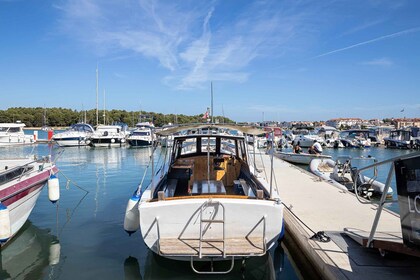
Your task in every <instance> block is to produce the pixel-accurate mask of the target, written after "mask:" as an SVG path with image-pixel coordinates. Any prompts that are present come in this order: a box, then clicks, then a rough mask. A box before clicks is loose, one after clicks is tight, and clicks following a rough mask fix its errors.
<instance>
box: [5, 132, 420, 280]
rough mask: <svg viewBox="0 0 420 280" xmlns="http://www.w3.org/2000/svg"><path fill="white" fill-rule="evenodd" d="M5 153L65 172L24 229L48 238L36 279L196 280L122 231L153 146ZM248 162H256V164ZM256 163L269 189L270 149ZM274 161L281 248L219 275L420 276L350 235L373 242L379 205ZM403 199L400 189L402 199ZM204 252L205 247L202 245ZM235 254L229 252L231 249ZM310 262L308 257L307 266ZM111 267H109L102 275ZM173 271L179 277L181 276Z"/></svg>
mask: <svg viewBox="0 0 420 280" xmlns="http://www.w3.org/2000/svg"><path fill="white" fill-rule="evenodd" d="M39 135H40V136H41V138H44V137H45V138H47V137H48V136H47V132H41V131H39ZM1 149H2V150H3V152H7V154H9V156H17V157H19V156H23V155H26V154H28V153H31V152H33V153H35V154H46V153H51V152H52V151H56V150H57V149H58V150H61V151H62V155H61V156H60V158H59V159H58V163H57V166H58V167H59V169H60V172H58V174H57V175H58V178H59V179H60V185H61V199H60V201H59V202H57V203H56V204H51V202H49V200H48V198H47V197H48V195H47V194H46V193H45V192H46V190H43V191H42V193H41V195H40V198H39V200H38V203H37V206H36V207H35V208H34V210H33V212H32V214H31V216H30V218H29V221H28V222H27V224H28V225H27V224H25V226H24V227H23V231H25V230H29V231H31V230H34V231H36V232H38V234H37V236H38V235H40V234H41V233H42V234H41V236H40V238H41V240H44V243H43V246H42V248H43V249H41V250H43V252H42V253H39V254H37V256H38V257H37V259H34V260H33V261H34V262H36V263H39V264H40V265H39V266H37V267H36V268H35V267H34V268H33V269H36V271H37V272H35V271H33V270H32V268H29V269H27V273H28V275H39V279H47V278H48V279H51V277H52V279H70V278H72V277H74V276H75V274H74V272H75V271H76V270H77V269H84V270H86V271H87V273H86V275H83V276H82V277H81V276H80V274H76V275H77V277H78V278H80V279H89V278H91V277H102V278H103V279H116V278H130V277H134V279H156V278H165V277H169V276H171V277H174V278H183V279H189V278H195V277H197V274H196V273H195V272H193V271H192V270H191V267H190V263H189V262H188V261H187V262H185V261H177V260H170V259H166V258H163V257H161V256H158V255H157V254H155V253H153V252H151V251H149V250H148V249H147V247H146V245H145V244H144V242H143V241H142V237H141V235H140V234H138V233H134V234H133V235H132V236H128V235H127V234H126V233H125V232H124V230H123V222H122V220H123V217H124V213H125V210H126V209H125V206H126V205H125V203H126V196H127V193H131V192H132V188H133V187H135V186H136V185H137V184H139V183H140V182H139V180H140V179H141V178H140V177H141V174H143V172H145V170H146V167H147V166H148V165H149V164H150V162H149V161H150V155H151V152H152V147H148V148H141V149H138V148H137V149H136V148H130V147H129V146H125V147H114V148H103V147H99V148H98V147H96V148H94V147H89V146H80V147H66V148H59V147H58V146H57V145H52V144H39V145H26V146H14V147H6V148H1ZM159 149H163V148H159ZM410 153H411V152H410V150H395V149H385V148H383V147H371V148H369V149H324V154H329V155H331V156H332V157H333V158H336V157H337V156H343V155H344V154H347V155H349V156H353V157H367V156H368V155H373V156H375V157H376V158H377V159H378V160H384V159H387V158H391V157H395V156H398V155H407V154H410ZM160 157H161V156H159V153H156V154H155V156H154V158H155V160H156V162H159V160H160ZM250 160H253V157H252V156H251V158H250ZM255 162H256V168H257V170H259V174H260V175H259V176H262V177H263V178H265V180H268V181H269V180H270V171H269V169H267V168H269V166H270V164H271V157H270V156H269V155H267V154H266V153H265V150H258V149H257V150H256V156H255ZM273 163H274V169H273V170H274V178H275V179H274V180H275V182H276V184H277V188H278V189H279V193H280V195H281V201H282V203H283V204H284V206H285V210H284V219H285V229H286V233H285V238H284V239H283V241H282V242H279V243H276V244H275V245H274V246H273V247H272V248H271V249H270V250H269V251H268V254H264V255H263V256H260V257H250V258H247V260H246V262H245V263H246V266H245V269H243V264H242V263H241V260H240V259H238V260H237V261H235V262H234V266H233V269H232V271H231V272H230V273H228V274H225V275H223V276H221V277H222V279H236V278H238V277H245V278H255V279H280V278H283V277H284V278H286V279H298V278H303V279H310V278H318V277H322V278H326V279H359V278H360V277H361V276H363V277H364V276H365V275H372V277H371V278H372V279H375V277H374V276H375V273H378V272H379V271H380V272H382V273H384V275H385V276H386V277H385V276H383V277H384V278H385V279H399V277H402V275H404V277H406V278H404V279H416V277H418V275H419V271H418V268H417V266H418V265H419V259H418V258H415V257H409V256H407V255H404V254H403V255H401V254H397V255H396V256H392V255H391V258H388V259H387V258H383V257H381V256H380V253H379V252H378V250H377V249H369V248H363V247H362V246H361V245H360V244H358V243H357V242H356V241H354V240H353V239H351V238H349V237H348V235H345V234H344V233H345V229H347V230H352V232H353V233H355V234H358V235H359V236H365V237H364V238H366V235H368V234H367V233H368V232H369V231H370V228H371V226H372V223H373V220H374V216H375V213H376V212H375V209H376V208H377V207H372V205H370V204H369V205H364V204H360V203H359V202H358V201H357V199H356V197H355V194H353V193H350V192H347V191H343V190H339V189H337V188H335V187H334V186H332V185H330V184H329V183H327V182H322V181H320V180H319V179H317V178H316V176H315V175H314V174H311V173H310V172H309V170H308V166H305V165H293V164H291V163H287V162H285V161H282V160H280V159H277V158H276V157H274V161H273ZM384 170H386V168H385V169H384V168H383V167H380V168H379V173H380V174H382V177H380V179H379V180H381V181H385V180H386V178H384V177H383V176H384V175H383V171H384ZM145 174H146V178H145V181H149V182H150V180H151V173H150V172H146V173H145ZM203 187H205V186H201V187H199V186H198V185H196V184H194V185H193V186H192V193H193V195H194V193H198V192H199V191H198V189H199V188H203ZM205 188H206V187H205ZM201 192H202V191H200V193H201ZM217 192H218V191H217ZM395 193H396V192H395V191H394V196H395ZM385 207H386V210H384V212H383V214H382V217H381V221H382V219H383V221H384V223H382V222H381V223H380V224H379V227H378V232H379V235H380V234H384V233H385V234H389V233H391V234H392V238H397V239H398V240H401V229H400V227H401V226H400V223H399V216H398V215H397V214H395V212H397V211H398V205H396V204H395V203H393V204H389V205H386V206H385ZM358 211H360V212H358ZM54 212H56V213H55V214H54ZM26 228H28V229H26ZM81 229H82V231H83V233H84V234H83V236H84V238H83V240H80V239H79V238H78V237H77V236H79V233H80V230H81ZM355 229H357V230H355ZM319 231H323V232H325V233H326V234H327V236H328V237H329V238H330V239H331V241H330V242H326V243H324V242H320V241H316V240H311V239H310V237H312V236H313V235H314V233H316V232H319ZM20 235H23V232H22V233H20V234H17V236H16V237H15V238H14V240H13V241H12V242H11V244H7V245H6V246H5V248H3V249H2V250H4V251H5V252H10V251H13V249H9V248H14V247H16V246H25V243H26V242H27V241H26V239H25V238H19V236H20ZM395 236H396V237H395ZM116 239H118V245H112V244H113V243H114V242H113V240H116ZM20 240H21V241H20ZM45 240H47V241H45ZM167 241H168V242H169V241H170V240H167ZM37 242H38V241H37ZM165 242H166V241H165ZM165 242H162V247H161V250H162V251H163V252H166V253H167V254H173V253H176V254H179V253H180V252H181V251H182V250H181V248H178V247H177V246H178V245H176V244H175V243H174V244H172V243H170V242H169V243H168V242H166V243H165ZM105 244H106V245H105ZM232 244H233V243H232ZM198 245H199V244H198V243H197V244H196V245H194V246H198ZM230 246H232V245H230ZM235 247H236V246H234V247H229V248H235ZM36 248H39V247H36ZM177 248H178V249H177ZM229 248H227V249H226V250H227V251H226V252H229V250H231V249H229ZM174 250H175V251H174ZM219 250H220V249H219ZM203 252H204V251H203ZM250 252H251V251H250ZM255 253H258V252H255ZM302 253H303V254H302ZM5 254H6V253H5ZM30 255H31V254H28V256H30ZM7 256H10V253H7ZM39 256H41V257H40V258H41V259H39ZM302 256H305V257H304V258H303V259H302ZM8 258H9V257H8ZM90 260H96V261H94V262H92V261H90ZM98 260H100V262H98ZM104 264H107V265H105V267H104ZM8 266H10V262H9V261H7V262H6V261H4V262H3V266H2V269H3V270H2V273H3V274H0V275H7V273H11V272H9V271H11V270H10V268H8ZM174 266H175V267H176V269H174V268H173V267H174ZM215 267H216V268H217V269H222V270H223V269H226V270H227V269H229V267H230V262H229V261H228V262H222V263H221V264H217V265H215ZM200 268H204V269H210V268H209V267H206V266H204V267H203V266H200ZM5 273H6V274H5ZM34 273H37V274H34ZM256 275H258V276H256ZM219 276H220V275H219ZM387 277H388V278H387Z"/></svg>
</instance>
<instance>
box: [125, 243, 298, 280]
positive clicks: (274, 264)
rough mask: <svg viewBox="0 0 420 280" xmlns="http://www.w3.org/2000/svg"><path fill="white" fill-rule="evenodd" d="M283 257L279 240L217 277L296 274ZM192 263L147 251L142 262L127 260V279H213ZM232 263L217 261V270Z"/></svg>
mask: <svg viewBox="0 0 420 280" xmlns="http://www.w3.org/2000/svg"><path fill="white" fill-rule="evenodd" d="M284 260H285V253H284V249H283V247H282V245H281V244H278V245H277V246H275V248H272V250H270V251H269V253H268V254H266V255H264V256H261V257H250V258H246V259H245V262H243V261H242V260H241V259H238V260H235V266H234V269H233V270H232V272H230V273H228V274H219V275H217V276H216V277H217V279H218V280H221V279H280V278H282V277H283V278H286V279H293V278H296V277H295V274H294V272H293V271H288V272H287V271H285V270H284ZM190 265H191V264H190V262H188V261H175V260H170V259H167V258H164V257H161V256H158V255H156V254H154V253H153V252H151V251H148V253H147V256H146V258H145V260H144V263H142V265H140V263H139V261H138V259H137V258H136V257H133V256H129V257H127V258H126V259H125V260H124V279H130V280H131V279H168V278H170V279H197V278H199V279H214V277H215V276H214V275H204V274H202V275H198V274H196V273H194V272H193V271H192V269H191V266H190ZM194 265H195V266H196V267H199V269H200V270H209V269H210V263H209V262H203V263H200V262H196V263H195V264H194ZM229 267H230V261H224V262H215V263H214V269H215V270H217V271H223V270H227V269H228V268H229ZM142 274H143V275H142Z"/></svg>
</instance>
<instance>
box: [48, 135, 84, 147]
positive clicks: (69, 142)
mask: <svg viewBox="0 0 420 280" xmlns="http://www.w3.org/2000/svg"><path fill="white" fill-rule="evenodd" d="M54 141H55V142H56V143H57V145H59V146H60V147H76V146H87V145H88V141H89V140H87V139H85V138H79V137H72V138H56V139H54Z"/></svg>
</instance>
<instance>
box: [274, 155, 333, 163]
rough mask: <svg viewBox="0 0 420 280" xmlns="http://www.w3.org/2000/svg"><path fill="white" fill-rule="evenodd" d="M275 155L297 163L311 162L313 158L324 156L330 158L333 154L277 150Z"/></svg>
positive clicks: (323, 157)
mask: <svg viewBox="0 0 420 280" xmlns="http://www.w3.org/2000/svg"><path fill="white" fill-rule="evenodd" d="M275 156H276V157H278V158H280V159H282V160H285V161H287V162H291V163H297V164H309V163H310V162H311V160H312V159H315V158H319V159H320V158H322V159H330V158H331V156H328V155H316V154H308V153H299V154H297V153H293V152H276V153H275Z"/></svg>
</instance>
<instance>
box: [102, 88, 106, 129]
mask: <svg viewBox="0 0 420 280" xmlns="http://www.w3.org/2000/svg"><path fill="white" fill-rule="evenodd" d="M103 116H104V125H105V124H106V122H105V120H106V118H105V89H104V114H103Z"/></svg>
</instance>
